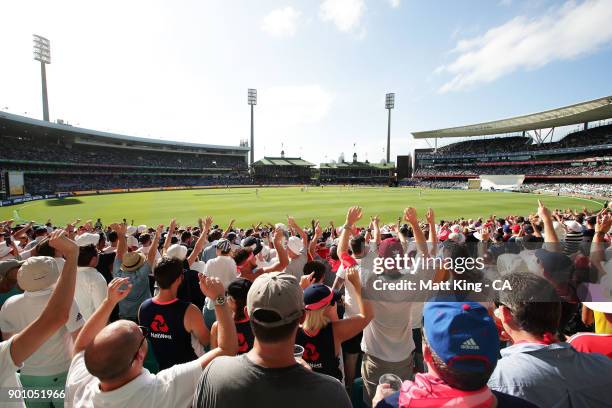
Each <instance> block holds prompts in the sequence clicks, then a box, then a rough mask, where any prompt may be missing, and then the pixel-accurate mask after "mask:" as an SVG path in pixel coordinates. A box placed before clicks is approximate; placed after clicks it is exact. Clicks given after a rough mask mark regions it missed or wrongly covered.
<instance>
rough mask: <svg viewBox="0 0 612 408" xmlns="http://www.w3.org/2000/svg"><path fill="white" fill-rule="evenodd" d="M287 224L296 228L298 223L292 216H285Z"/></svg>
mask: <svg viewBox="0 0 612 408" xmlns="http://www.w3.org/2000/svg"><path fill="white" fill-rule="evenodd" d="M287 226H288V227H291V228H296V227H297V226H298V225H297V223H296V222H295V218H293V217H291V216H287Z"/></svg>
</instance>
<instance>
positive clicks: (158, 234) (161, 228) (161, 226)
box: [155, 224, 164, 237]
mask: <svg viewBox="0 0 612 408" xmlns="http://www.w3.org/2000/svg"><path fill="white" fill-rule="evenodd" d="M163 231H164V224H159V225H158V226H157V229H156V230H155V236H156V237H161V234H162V232H163Z"/></svg>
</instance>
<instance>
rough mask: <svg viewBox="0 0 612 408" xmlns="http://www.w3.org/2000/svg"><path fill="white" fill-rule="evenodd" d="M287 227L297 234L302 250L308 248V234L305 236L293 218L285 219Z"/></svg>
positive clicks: (304, 232)
mask: <svg viewBox="0 0 612 408" xmlns="http://www.w3.org/2000/svg"><path fill="white" fill-rule="evenodd" d="M287 226H289V227H290V228H293V229H294V230H295V231H296V232H297V233H298V235H299V236H300V238H302V244H304V248H308V234H306V231H304V230H303V229H302V228H301V227H300V226H299V225H298V223H297V222H295V219H294V218H293V217H287Z"/></svg>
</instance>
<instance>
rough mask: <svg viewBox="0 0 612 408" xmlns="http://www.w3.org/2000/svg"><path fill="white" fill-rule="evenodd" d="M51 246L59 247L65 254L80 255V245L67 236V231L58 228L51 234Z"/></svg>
mask: <svg viewBox="0 0 612 408" xmlns="http://www.w3.org/2000/svg"><path fill="white" fill-rule="evenodd" d="M49 246H51V248H54V249H57V250H58V251H59V252H61V253H62V254H63V255H78V253H79V246H78V245H77V244H76V242H74V241H73V240H71V239H68V237H66V231H64V230H63V229H56V230H55V231H53V232H52V233H51V235H50V236H49Z"/></svg>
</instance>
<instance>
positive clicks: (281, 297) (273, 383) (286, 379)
mask: <svg viewBox="0 0 612 408" xmlns="http://www.w3.org/2000/svg"><path fill="white" fill-rule="evenodd" d="M298 282H299V281H298V280H297V279H296V278H294V277H293V276H291V275H288V274H286V273H282V272H273V273H266V274H264V275H261V276H260V277H258V278H257V279H255V281H254V282H253V285H252V286H251V288H250V289H249V291H248V294H247V306H246V308H247V312H248V315H249V318H250V324H251V328H252V330H253V334H254V336H255V342H254V345H253V348H252V349H251V350H250V351H249V352H248V353H246V354H241V355H240V356H237V357H218V358H216V359H215V360H213V361H212V362H211V363H210V364H209V365H208V367H206V369H205V370H204V373H203V374H202V377H201V378H200V382H199V384H198V387H197V390H196V395H195V399H194V401H193V405H194V406H195V407H197V408H209V407H210V408H212V407H215V408H225V407H228V408H229V407H232V408H233V407H246V406H253V407H281V406H285V405H288V404H289V405H291V406H292V407H293V408H302V407H304V408H312V407H335V408H349V407H350V406H351V403H350V401H349V399H348V396H347V394H346V391H345V390H344V387H343V386H342V384H341V383H340V382H339V381H337V380H335V379H333V378H331V377H329V376H325V375H322V374H318V373H314V372H312V371H311V370H308V369H306V368H304V367H303V366H302V365H301V364H299V363H298V362H297V361H296V358H295V356H294V343H295V336H296V333H297V330H298V326H299V323H300V321H302V320H303V318H304V299H303V296H304V295H303V292H302V288H301V287H300V285H299V283H298Z"/></svg>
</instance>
